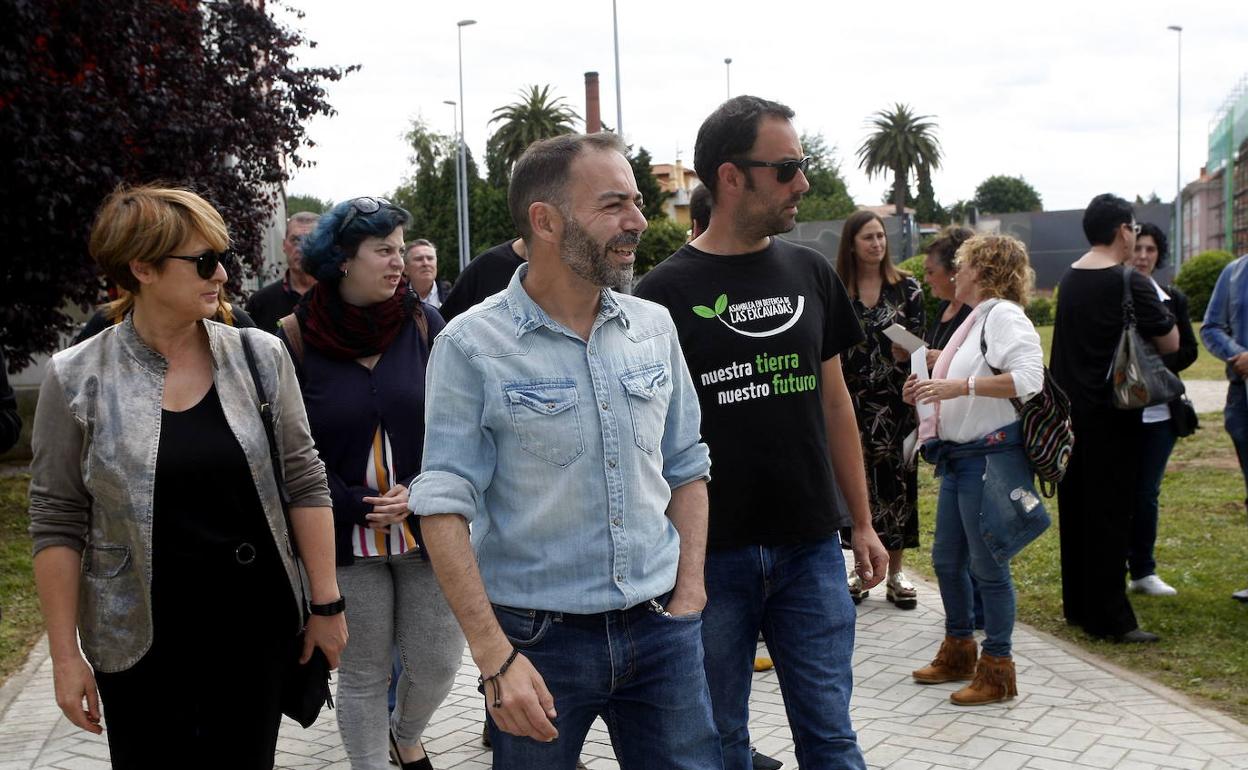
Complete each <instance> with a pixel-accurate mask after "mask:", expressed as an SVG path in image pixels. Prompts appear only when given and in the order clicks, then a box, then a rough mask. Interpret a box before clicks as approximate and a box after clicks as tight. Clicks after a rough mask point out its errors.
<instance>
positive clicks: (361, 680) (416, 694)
mask: <svg viewBox="0 0 1248 770" xmlns="http://www.w3.org/2000/svg"><path fill="white" fill-rule="evenodd" d="M338 587H339V588H340V589H341V590H342V595H343V596H345V597H347V601H348V603H349V605H348V607H347V632H348V633H349V634H350V639H349V640H348V642H347V647H346V649H345V650H343V653H342V660H341V663H340V665H339V668H338V729H339V731H340V732H341V733H342V742H343V745H344V746H345V748H346V750H347V757H348V759H350V760H351V767H352V770H388V767H389V765H388V758H387V757H388V746H389V737H388V736H387V734H386V731H387V728H388V727H389V728H392V729H393V730H394V734H395V738H396V739H397V740H398V742H399V745H400V746H413V745H415V744H417V743H419V742H420V736H421V734H422V733H424V731H425V727H426V726H427V725H428V724H429V718H430V717H432V716H433V712H434V710H436V709H437V707H438V706H440V705H441V704H442V701H443V699H445V698H446V696H447V694H448V693H450V691H451V684H452V682H453V681H454V679H455V674H456V672H458V670H459V664H460V660H461V658H462V656H463V652H464V637H463V634H462V633H461V632H460V630H459V624H458V623H456V621H455V616H454V615H453V614H452V613H451V608H450V607H449V606H448V605H447V603H446V598H445V597H444V596H443V595H442V589H441V588H439V587H438V581H437V579H436V578H435V577H434V574H433V568H432V567H431V566H430V564H429V562H427V561H425V560H424V559H422V558H421V557H420V554H419V553H418V552H417V551H415V550H412V551H409V552H408V553H406V554H403V555H402V556H373V557H369V558H364V559H356V560H355V563H354V564H352V565H351V566H348V567H339V568H338ZM396 644H397V645H398V648H399V654H400V656H401V657H402V660H403V678H402V679H401V680H400V681H399V684H398V692H397V695H396V698H395V707H394V713H393V714H392V715H391V716H390V718H389V719H387V718H386V707H387V703H386V691H387V689H388V687H389V680H390V671H391V664H392V663H393V661H394V655H393V653H394V647H395V645H396Z"/></svg>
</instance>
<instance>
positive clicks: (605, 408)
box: [601, 401, 607, 412]
mask: <svg viewBox="0 0 1248 770" xmlns="http://www.w3.org/2000/svg"><path fill="white" fill-rule="evenodd" d="M601 406H602V411H604V412H605V411H607V402H606V401H603V402H602V404H601Z"/></svg>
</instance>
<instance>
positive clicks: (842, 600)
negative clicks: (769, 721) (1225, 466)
mask: <svg viewBox="0 0 1248 770" xmlns="http://www.w3.org/2000/svg"><path fill="white" fill-rule="evenodd" d="M706 594H707V604H706V610H705V612H703V614H702V640H703V644H705V645H706V679H707V683H708V684H709V685H710V688H711V702H712V703H713V704H714V706H715V726H716V727H717V728H719V737H720V740H721V741H722V742H723V749H724V770H749V768H750V767H751V766H752V762H751V758H750V736H749V718H750V683H751V677H752V676H753V671H754V653H755V650H756V648H757V644H758V633H759V631H760V630H761V631H762V633H763V638H764V639H765V640H766V642H767V650H768V652H770V653H771V658H772V660H773V661H774V662H775V664H776V676H777V677H778V678H779V680H780V693H781V695H782V696H783V697H784V708H785V712H786V714H787V715H788V718H789V729H790V730H791V731H792V733H793V743H794V747H795V750H796V753H797V763H798V765H800V766H801V767H802V770H823V769H824V768H827V769H828V770H831V768H837V769H838V770H843V769H844V768H863V770H865V768H866V763H865V762H864V760H863V757H862V751H861V750H860V749H859V748H858V737H857V735H855V734H854V728H853V725H852V724H851V723H850V719H849V698H850V694H851V691H852V690H853V682H854V673H853V669H852V667H851V664H852V656H853V651H854V623H855V621H856V620H857V616H856V614H855V611H854V605H853V602H851V601H850V598H849V592H848V591H846V590H845V560H844V556H842V554H841V543H840V538H838V537H835V536H834V537H832V538H831V539H828V540H822V541H819V542H817V543H809V544H802V545H789V546H757V545H756V546H749V547H746V548H735V549H726V550H716V551H710V552H708V553H707V555H706Z"/></svg>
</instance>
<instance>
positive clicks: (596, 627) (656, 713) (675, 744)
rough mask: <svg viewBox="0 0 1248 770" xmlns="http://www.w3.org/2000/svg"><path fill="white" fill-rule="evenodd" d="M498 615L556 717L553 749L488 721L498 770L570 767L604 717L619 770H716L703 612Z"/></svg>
mask: <svg viewBox="0 0 1248 770" xmlns="http://www.w3.org/2000/svg"><path fill="white" fill-rule="evenodd" d="M494 615H495V617H497V618H498V622H499V625H501V626H502V628H503V633H505V634H506V635H507V637H508V638H509V639H510V640H511V643H512V644H514V645H515V646H516V648H517V649H519V650H520V653H521V654H522V655H524V656H525V657H527V658H528V659H529V661H530V662H532V664H533V665H534V667H535V668H537V671H538V673H540V674H541V675H542V679H543V680H544V681H545V682H546V687H547V689H549V690H550V693H551V695H553V696H554V698H555V712H556V713H557V714H558V715H559V716H558V717H557V718H556V719H555V720H554V721H555V727H556V728H557V729H558V730H559V737H558V738H557V739H555V740H554V741H553V742H551V743H540V742H538V741H535V740H533V739H532V738H519V737H517V736H514V735H510V734H508V733H504V732H503V731H502V730H499V729H498V726H497V725H496V724H495V723H494V720H493V719H492V718H491V719H490V720H489V724H490V741H491V742H492V743H493V744H494V767H495V768H506V770H573V768H574V767H575V766H576V760H577V758H578V757H579V756H580V753H581V747H582V745H583V744H584V743H585V735H586V734H587V733H588V732H589V727H590V725H591V724H592V723H593V721H594V718H595V717H598V716H601V717H602V718H603V721H605V722H606V723H607V730H608V731H609V732H610V734H611V744H612V746H613V747H614V748H615V756H616V759H617V760H618V761H619V763H620V767H621V768H622V770H642V769H643V768H651V767H662V768H675V769H676V770H720V768H721V760H720V751H719V740H718V736H717V735H716V733H715V725H714V722H713V721H712V719H711V700H710V695H709V694H708V693H707V688H706V677H705V676H704V675H703V674H702V619H701V617H700V616H699V615H682V616H678V617H671V616H666V615H662V614H659V613H657V612H655V611H653V610H651V608H650V607H649V604H648V603H646V604H643V605H639V606H638V607H634V608H632V609H629V610H623V611H618V612H607V613H601V614H599V615H565V614H563V613H558V612H547V611H544V610H522V609H513V608H510V607H499V606H495V608H494ZM487 711H488V710H487Z"/></svg>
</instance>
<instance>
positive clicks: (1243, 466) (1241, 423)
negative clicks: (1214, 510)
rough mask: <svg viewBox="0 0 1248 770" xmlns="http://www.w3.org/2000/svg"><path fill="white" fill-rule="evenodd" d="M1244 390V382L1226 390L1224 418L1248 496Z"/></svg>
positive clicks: (1247, 418)
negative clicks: (1237, 457)
mask: <svg viewBox="0 0 1248 770" xmlns="http://www.w3.org/2000/svg"><path fill="white" fill-rule="evenodd" d="M1244 389H1245V385H1244V381H1243V380H1236V381H1235V382H1232V383H1231V384H1230V387H1228V388H1227V389H1226V411H1224V412H1223V413H1222V417H1223V424H1224V425H1226V432H1227V433H1229V434H1231V441H1232V442H1234V444H1235V454H1236V455H1238V456H1239V472H1240V473H1241V474H1243V477H1244V487H1245V493H1246V494H1248V397H1245V394H1244ZM1245 502H1248V500H1246V501H1245Z"/></svg>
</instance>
